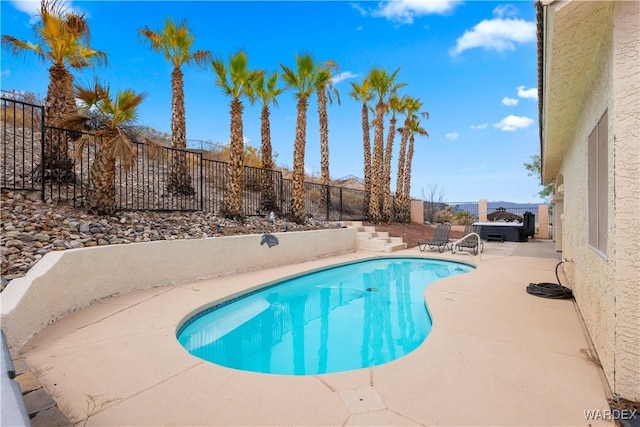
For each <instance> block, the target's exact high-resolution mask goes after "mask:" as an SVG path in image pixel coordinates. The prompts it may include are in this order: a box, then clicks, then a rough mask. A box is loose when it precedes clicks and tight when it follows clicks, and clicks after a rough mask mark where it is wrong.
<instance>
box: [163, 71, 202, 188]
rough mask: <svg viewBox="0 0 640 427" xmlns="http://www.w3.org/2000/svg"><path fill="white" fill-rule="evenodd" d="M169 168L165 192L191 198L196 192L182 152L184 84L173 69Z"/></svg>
mask: <svg viewBox="0 0 640 427" xmlns="http://www.w3.org/2000/svg"><path fill="white" fill-rule="evenodd" d="M171 96H172V100H171V147H172V148H173V149H174V151H173V152H172V154H171V167H170V171H169V182H168V185H167V191H168V192H169V193H171V194H175V195H184V196H193V195H194V194H195V193H196V191H195V189H194V188H193V184H192V182H191V174H190V173H189V166H188V164H187V156H186V153H185V151H184V150H186V148H187V130H186V121H185V108H184V83H183V81H182V71H181V70H180V68H179V67H174V69H173V71H172V72H171Z"/></svg>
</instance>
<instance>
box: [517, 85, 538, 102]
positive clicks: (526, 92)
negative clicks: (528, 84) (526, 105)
mask: <svg viewBox="0 0 640 427" xmlns="http://www.w3.org/2000/svg"><path fill="white" fill-rule="evenodd" d="M518 96H519V97H520V98H530V99H535V100H538V88H537V87H532V88H531V89H525V87H524V86H518Z"/></svg>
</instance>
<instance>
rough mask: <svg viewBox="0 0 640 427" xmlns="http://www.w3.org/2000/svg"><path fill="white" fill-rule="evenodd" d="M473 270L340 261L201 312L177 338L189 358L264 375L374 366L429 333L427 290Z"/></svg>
mask: <svg viewBox="0 0 640 427" xmlns="http://www.w3.org/2000/svg"><path fill="white" fill-rule="evenodd" d="M471 270H473V267H471V266H469V265H466V264H462V263H456V262H448V261H440V260H430V259H425V258H409V257H404V258H398V257H395V258H392V257H389V258H376V259H370V260H365V261H358V262H354V263H350V264H343V265H340V266H336V267H331V268H328V269H324V270H320V271H315V272H312V273H308V274H305V275H301V276H297V277H293V278H289V279H287V280H284V281H281V282H278V283H275V284H273V285H270V286H268V287H266V288H263V289H260V290H257V291H254V292H251V293H249V294H247V295H243V296H241V297H238V298H235V299H233V300H231V301H227V302H225V303H223V304H219V305H215V306H213V307H209V308H207V309H205V310H202V311H200V312H199V313H197V314H196V315H194V316H191V317H190V318H189V319H187V320H186V321H185V322H183V324H182V326H180V327H179V329H178V332H177V338H178V341H179V342H180V344H181V345H182V346H183V347H184V348H185V349H186V350H187V351H188V352H189V353H190V354H192V355H193V356H196V357H199V358H201V359H204V360H206V361H209V362H212V363H216V364H218V365H222V366H226V367H229V368H234V369H241V370H247V371H254V372H261V373H270V374H285V375H315V374H324V373H331V372H340V371H348V370H353V369H360V368H368V367H371V366H377V365H380V364H383V363H387V362H390V361H392V360H395V359H397V358H399V357H402V356H404V355H406V354H408V353H410V352H411V351H413V350H414V349H415V348H417V347H418V346H419V345H420V344H421V343H422V342H423V341H424V339H425V338H426V337H427V335H428V334H429V332H430V331H431V324H432V322H431V317H430V316H429V313H428V311H427V309H426V307H425V304H424V294H423V293H424V290H425V288H426V287H427V285H429V284H430V283H432V282H434V281H435V280H437V279H440V278H444V277H449V276H452V275H456V274H461V273H466V272H468V271H471Z"/></svg>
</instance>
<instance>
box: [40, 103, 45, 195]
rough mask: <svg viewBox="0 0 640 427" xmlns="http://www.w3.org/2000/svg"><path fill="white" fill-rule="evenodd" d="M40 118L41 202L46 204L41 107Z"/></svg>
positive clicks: (42, 110) (41, 108)
mask: <svg viewBox="0 0 640 427" xmlns="http://www.w3.org/2000/svg"><path fill="white" fill-rule="evenodd" d="M40 117H41V119H40V200H42V201H43V202H44V200H45V195H44V192H45V187H44V182H45V179H44V166H45V165H44V107H40Z"/></svg>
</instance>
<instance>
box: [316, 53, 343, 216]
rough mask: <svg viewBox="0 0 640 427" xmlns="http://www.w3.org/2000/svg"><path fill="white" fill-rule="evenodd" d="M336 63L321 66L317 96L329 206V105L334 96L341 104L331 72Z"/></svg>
mask: <svg viewBox="0 0 640 427" xmlns="http://www.w3.org/2000/svg"><path fill="white" fill-rule="evenodd" d="M337 69H338V66H337V65H336V63H335V61H327V62H325V63H324V64H320V65H319V68H318V74H317V77H316V94H317V96H318V119H319V127H320V171H321V172H320V183H321V184H322V186H323V188H324V190H325V192H326V203H327V207H328V205H329V184H330V183H331V182H330V176H329V116H328V115H327V103H333V96H332V93H333V95H334V96H335V97H336V100H337V102H338V104H340V94H339V93H338V90H337V89H335V88H334V87H333V81H332V77H331V71H332V70H337Z"/></svg>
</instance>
